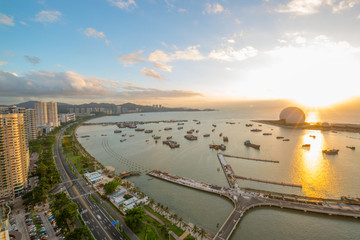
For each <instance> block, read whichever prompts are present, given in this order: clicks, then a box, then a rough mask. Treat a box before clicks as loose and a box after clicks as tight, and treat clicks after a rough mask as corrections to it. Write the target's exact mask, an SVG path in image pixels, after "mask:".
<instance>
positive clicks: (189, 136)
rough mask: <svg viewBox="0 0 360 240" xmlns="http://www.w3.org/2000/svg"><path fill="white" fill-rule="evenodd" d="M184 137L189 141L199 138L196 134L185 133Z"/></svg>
mask: <svg viewBox="0 0 360 240" xmlns="http://www.w3.org/2000/svg"><path fill="white" fill-rule="evenodd" d="M184 138H186V139H187V140H189V141H194V140H197V137H196V136H194V135H185V136H184Z"/></svg>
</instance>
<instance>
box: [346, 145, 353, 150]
mask: <svg viewBox="0 0 360 240" xmlns="http://www.w3.org/2000/svg"><path fill="white" fill-rule="evenodd" d="M346 147H347V148H350V149H351V150H355V147H354V146H346Z"/></svg>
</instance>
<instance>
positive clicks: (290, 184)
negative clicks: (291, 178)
mask: <svg viewBox="0 0 360 240" xmlns="http://www.w3.org/2000/svg"><path fill="white" fill-rule="evenodd" d="M234 176H235V177H236V178H240V179H244V180H250V181H255V182H262V183H269V184H276V185H282V186H288V187H298V188H302V185H299V184H293V183H284V182H275V181H267V180H261V179H256V178H249V177H243V176H239V175H234Z"/></svg>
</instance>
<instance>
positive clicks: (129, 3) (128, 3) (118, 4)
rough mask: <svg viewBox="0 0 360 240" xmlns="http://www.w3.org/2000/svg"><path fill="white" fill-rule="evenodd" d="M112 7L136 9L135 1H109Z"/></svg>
mask: <svg viewBox="0 0 360 240" xmlns="http://www.w3.org/2000/svg"><path fill="white" fill-rule="evenodd" d="M108 2H110V3H111V4H112V5H114V6H116V7H118V8H120V9H125V10H132V9H134V8H135V7H136V3H135V1H134V0H108Z"/></svg>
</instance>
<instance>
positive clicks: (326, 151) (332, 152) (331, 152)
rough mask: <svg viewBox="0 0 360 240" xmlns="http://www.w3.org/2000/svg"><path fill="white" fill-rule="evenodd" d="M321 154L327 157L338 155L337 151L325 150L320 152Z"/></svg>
mask: <svg viewBox="0 0 360 240" xmlns="http://www.w3.org/2000/svg"><path fill="white" fill-rule="evenodd" d="M322 153H324V154H327V155H336V154H338V153H339V149H325V150H322Z"/></svg>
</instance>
